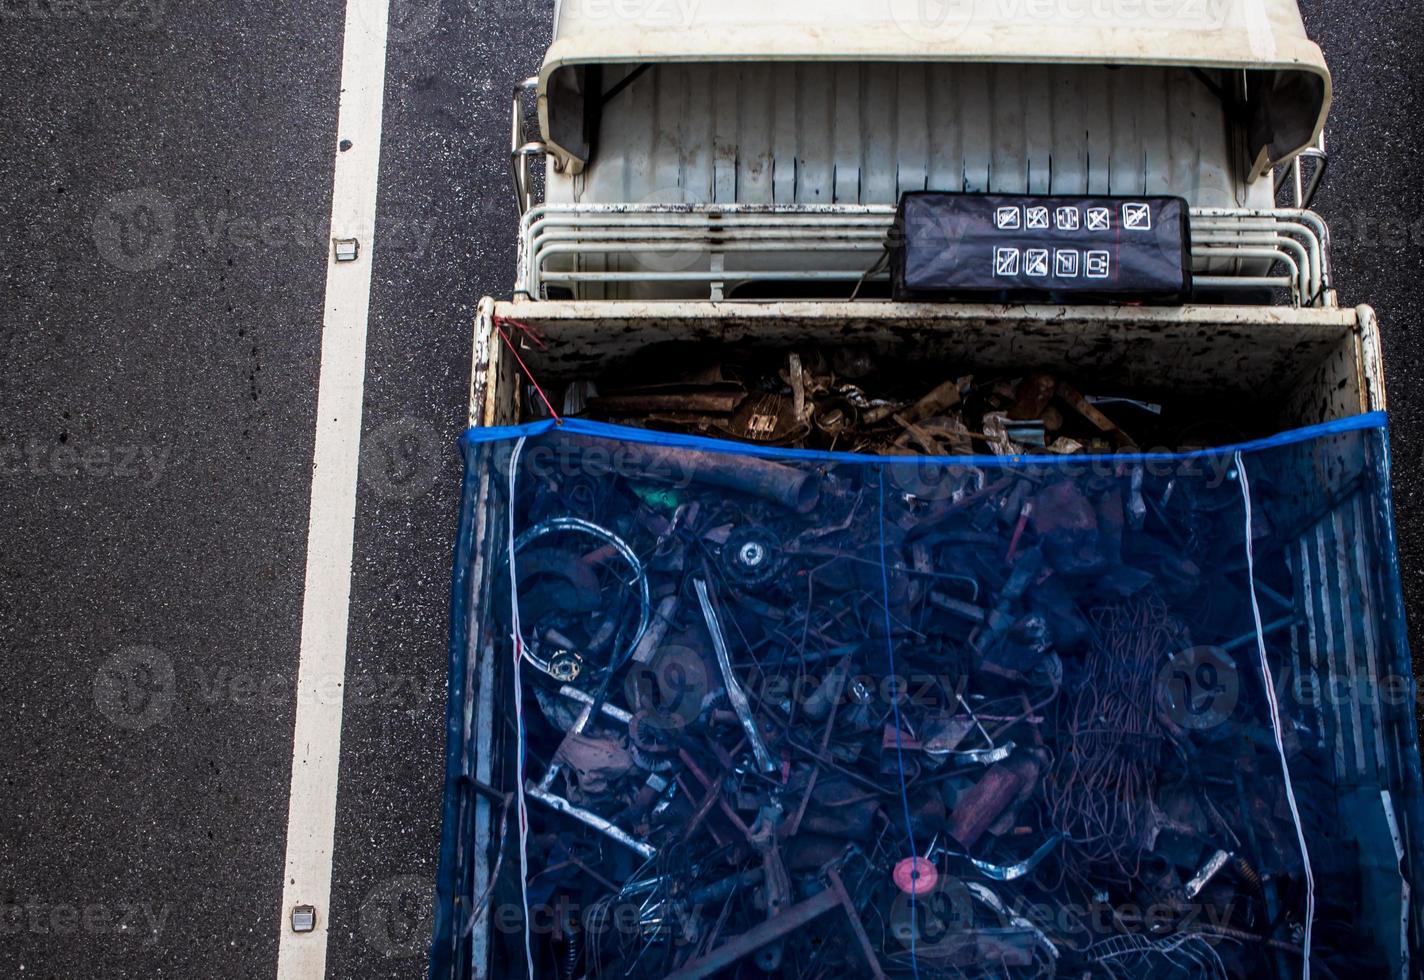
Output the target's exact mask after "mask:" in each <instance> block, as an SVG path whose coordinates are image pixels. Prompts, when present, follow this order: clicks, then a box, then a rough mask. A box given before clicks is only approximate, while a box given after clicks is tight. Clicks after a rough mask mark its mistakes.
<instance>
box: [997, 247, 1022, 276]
mask: <svg viewBox="0 0 1424 980" xmlns="http://www.w3.org/2000/svg"><path fill="white" fill-rule="evenodd" d="M1018 274H1019V250H1018V249H1016V248H996V249H994V275H996V276H1016V275H1018Z"/></svg>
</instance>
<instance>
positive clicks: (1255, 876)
mask: <svg viewBox="0 0 1424 980" xmlns="http://www.w3.org/2000/svg"><path fill="white" fill-rule="evenodd" d="M1236 873H1237V874H1239V875H1240V876H1241V877H1242V879H1243V880H1244V881H1245V882H1246V884H1247V885H1249V886H1250V887H1251V890H1252V891H1256V892H1258V891H1260V890H1261V875H1260V874H1259V873H1258V872H1257V871H1256V869H1255V868H1253V867H1252V866H1251V862H1250V861H1248V860H1246V859H1245V858H1244V857H1241V856H1239V855H1238V856H1237V858H1236Z"/></svg>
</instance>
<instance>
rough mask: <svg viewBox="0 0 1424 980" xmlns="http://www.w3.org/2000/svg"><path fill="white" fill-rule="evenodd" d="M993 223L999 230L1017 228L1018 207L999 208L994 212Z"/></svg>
mask: <svg viewBox="0 0 1424 980" xmlns="http://www.w3.org/2000/svg"><path fill="white" fill-rule="evenodd" d="M994 225H995V227H997V228H998V229H999V230H1000V231H1006V230H1008V229H1012V228H1017V227H1018V226H1019V209H1018V208H1016V207H1014V208H999V209H998V210H997V211H995V212H994Z"/></svg>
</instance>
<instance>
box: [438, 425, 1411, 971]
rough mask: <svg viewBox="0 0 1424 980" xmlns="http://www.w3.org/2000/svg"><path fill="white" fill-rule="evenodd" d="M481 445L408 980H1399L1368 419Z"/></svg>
mask: <svg viewBox="0 0 1424 980" xmlns="http://www.w3.org/2000/svg"><path fill="white" fill-rule="evenodd" d="M465 449H466V461H467V469H466V480H465V510H464V515H463V520H462V528H461V539H460V549H459V555H458V557H457V562H456V569H455V593H454V602H455V616H454V626H453V630H452V649H451V654H452V656H451V675H450V716H449V736H450V751H449V757H448V772H447V777H448V778H447V787H446V798H445V828H444V835H443V841H442V854H441V870H440V879H439V884H438V901H437V915H436V935H435V942H434V948H433V957H432V976H439V977H447V976H451V977H465V976H497V977H517V976H530V977H569V978H574V977H585V976H586V977H603V976H606V977H649V978H652V977H678V978H697V977H765V976H770V977H828V976H841V977H843V976H857V977H861V976H880V977H892V976H893V977H980V976H983V977H990V976H994V977H1004V976H1008V977H1054V976H1062V977H1152V978H1154V980H1164V978H1176V977H1182V978H1186V977H1203V976H1205V977H1298V976H1317V977H1324V978H1329V977H1349V976H1356V977H1358V976H1366V975H1367V976H1385V975H1392V976H1404V975H1409V974H1410V971H1411V969H1412V961H1411V956H1412V955H1413V954H1414V951H1415V950H1416V949H1417V947H1418V930H1419V927H1420V916H1419V910H1418V903H1417V901H1416V899H1415V896H1414V894H1413V893H1412V892H1411V890H1410V885H1409V882H1410V880H1411V876H1412V872H1413V870H1414V868H1415V861H1416V858H1415V853H1414V852H1415V848H1414V847H1413V845H1414V843H1415V842H1416V841H1417V840H1418V835H1419V833H1420V832H1421V823H1420V819H1421V811H1420V774H1419V755H1418V748H1417V741H1416V733H1415V722H1414V717H1415V712H1414V684H1413V680H1412V676H1411V671H1410V660H1409V654H1408V650H1407V648H1406V644H1405V639H1404V611H1403V604H1402V599H1401V593H1400V587H1399V580H1398V569H1397V563H1396V559H1395V545H1394V540H1393V532H1392V525H1391V512H1390V508H1391V503H1390V494H1389V459H1388V439H1387V433H1386V430H1385V423H1384V419H1383V417H1382V416H1380V415H1365V416H1360V417H1357V418H1353V419H1350V420H1346V421H1343V422H1337V423H1332V424H1329V425H1325V426H1319V427H1315V428H1311V429H1305V430H1299V431H1296V432H1291V433H1287V434H1284V435H1281V436H1278V437H1275V438H1271V439H1266V440H1261V441H1258V442H1254V443H1247V444H1242V445H1240V446H1235V447H1231V448H1227V449H1221V450H1210V451H1203V452H1197V453H1184V454H1175V455H1167V454H1118V455H1112V456H1054V455H1048V454H1044V455H1026V456H954V457H947V458H930V457H872V456H861V455H850V454H836V453H823V452H812V451H794V450H779V449H768V448H764V447H754V446H746V445H739V444H732V443H727V442H720V441H715V440H710V439H704V438H699V437H691V436H674V435H665V434H659V433H654V432H650V431H646V430H641V429H629V428H620V427H616V426H612V425H606V424H601V423H593V422H587V421H578V420H570V421H567V422H565V423H564V424H562V425H555V424H552V423H540V424H535V425H529V426H524V427H518V428H508V429H473V430H471V431H470V432H469V433H468V434H467V436H466V440H465Z"/></svg>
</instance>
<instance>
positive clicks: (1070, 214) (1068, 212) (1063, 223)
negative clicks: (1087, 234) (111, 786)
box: [1053, 208, 1081, 231]
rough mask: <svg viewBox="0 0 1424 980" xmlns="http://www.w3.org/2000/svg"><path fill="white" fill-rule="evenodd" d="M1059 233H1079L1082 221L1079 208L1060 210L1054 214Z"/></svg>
mask: <svg viewBox="0 0 1424 980" xmlns="http://www.w3.org/2000/svg"><path fill="white" fill-rule="evenodd" d="M1053 217H1054V220H1055V221H1056V222H1057V224H1058V230H1059V231H1077V230H1078V228H1079V225H1080V224H1081V221H1080V219H1079V217H1078V209H1077V208H1059V209H1058V210H1057V211H1055V212H1054V214H1053Z"/></svg>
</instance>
